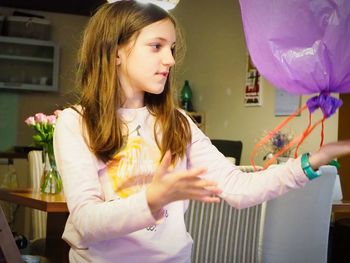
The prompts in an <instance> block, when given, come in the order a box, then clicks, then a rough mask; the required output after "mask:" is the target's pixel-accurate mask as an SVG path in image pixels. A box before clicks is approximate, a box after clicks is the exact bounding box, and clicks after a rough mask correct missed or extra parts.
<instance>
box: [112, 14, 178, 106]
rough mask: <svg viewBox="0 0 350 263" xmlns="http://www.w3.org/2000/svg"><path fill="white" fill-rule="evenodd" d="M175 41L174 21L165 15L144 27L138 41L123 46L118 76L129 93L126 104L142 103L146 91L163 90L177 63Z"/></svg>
mask: <svg viewBox="0 0 350 263" xmlns="http://www.w3.org/2000/svg"><path fill="white" fill-rule="evenodd" d="M175 41H176V32H175V27H174V24H173V22H172V21H171V20H170V19H164V20H160V21H157V22H155V23H153V24H150V25H148V26H146V27H144V28H143V29H142V30H141V31H140V34H139V35H138V37H137V38H136V39H135V40H134V41H130V43H128V44H127V45H125V46H123V47H121V48H119V50H118V57H117V65H118V78H119V81H120V84H121V86H122V89H123V91H124V93H125V97H126V98H125V99H126V102H125V104H124V105H123V106H124V107H127V108H138V107H142V106H144V104H143V99H144V93H145V92H148V93H152V94H160V93H162V92H163V90H164V85H165V82H166V80H167V78H168V74H169V71H170V68H171V67H172V66H173V65H174V64H175V60H174V57H173V50H174V48H175Z"/></svg>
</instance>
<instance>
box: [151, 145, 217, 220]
mask: <svg viewBox="0 0 350 263" xmlns="http://www.w3.org/2000/svg"><path fill="white" fill-rule="evenodd" d="M170 164H171V154H170V152H169V151H168V152H167V153H166V154H165V156H164V158H163V160H162V162H161V163H160V166H159V168H158V170H157V171H156V173H155V174H154V176H153V179H152V182H151V183H150V185H149V186H148V188H147V190H146V197H147V201H148V205H149V207H150V210H151V212H152V214H153V215H157V214H158V212H159V211H160V210H161V209H162V208H163V207H164V206H165V205H167V204H169V203H171V202H174V201H178V200H187V199H193V200H198V201H202V202H209V203H213V202H220V198H219V197H217V196H216V195H218V194H220V193H221V190H220V189H219V188H217V184H216V183H215V182H211V181H208V180H205V179H202V178H201V176H202V175H203V174H204V173H205V172H206V170H205V169H204V168H198V169H191V170H186V171H178V172H172V171H171V169H170ZM155 217H157V216H155Z"/></svg>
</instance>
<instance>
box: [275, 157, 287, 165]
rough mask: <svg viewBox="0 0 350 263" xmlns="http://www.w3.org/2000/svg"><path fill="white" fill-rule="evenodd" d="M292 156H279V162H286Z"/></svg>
mask: <svg viewBox="0 0 350 263" xmlns="http://www.w3.org/2000/svg"><path fill="white" fill-rule="evenodd" d="M289 158H290V157H288V156H279V157H277V158H276V160H277V164H283V163H286V162H287V161H288V160H289Z"/></svg>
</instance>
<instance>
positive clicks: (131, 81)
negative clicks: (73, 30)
mask: <svg viewBox="0 0 350 263" xmlns="http://www.w3.org/2000/svg"><path fill="white" fill-rule="evenodd" d="M180 51H181V43H180V39H179V38H178V33H177V29H176V22H175V20H174V18H172V17H171V16H170V15H169V14H168V13H167V12H166V11H164V10H162V9H160V8H159V7H156V6H154V5H151V4H147V5H144V4H140V3H137V2H135V1H118V2H116V3H113V4H105V5H103V6H102V7H101V8H100V10H99V11H98V12H97V13H96V14H95V15H94V17H92V18H91V20H90V22H89V24H88V25H87V28H86V30H85V34H84V38H83V42H82V46H81V51H80V61H79V65H80V69H79V72H78V78H77V79H78V85H79V86H80V88H81V89H82V91H81V97H80V101H79V103H78V105H76V106H73V107H71V108H68V109H65V110H64V111H63V112H62V113H61V115H60V117H59V119H58V123H57V125H56V129H55V138H54V146H55V155H56V160H57V165H58V168H59V170H60V173H61V175H62V177H63V183H64V193H65V197H66V201H67V204H68V208H69V211H70V215H69V218H68V221H67V224H66V228H65V231H64V234H63V238H64V240H66V241H67V242H68V243H69V245H70V246H71V250H70V255H69V258H70V261H71V262H79V263H82V262H128V263H132V262H140V261H143V262H174V263H175V262H176V263H179V262H190V256H191V245H192V239H191V237H190V236H189V235H188V233H187V231H186V228H185V224H184V213H185V211H186V208H187V204H188V201H187V200H189V199H193V200H199V201H203V202H218V201H219V198H223V199H224V200H225V201H227V202H228V203H229V204H230V205H232V206H234V207H236V208H243V207H247V206H253V205H256V204H258V203H261V202H263V201H265V200H268V199H271V198H274V197H276V196H279V195H281V194H283V193H285V192H286V191H287V190H289V189H292V188H298V187H302V186H303V185H304V184H305V183H306V182H307V181H309V178H312V176H313V175H317V173H315V171H314V170H313V169H316V168H317V167H319V166H320V165H323V164H326V163H328V162H329V161H330V160H331V159H333V158H334V157H336V156H340V155H344V154H348V153H349V152H350V143H349V142H343V143H333V144H328V145H326V146H324V147H322V149H321V150H319V151H318V152H317V153H315V154H313V155H311V156H310V158H308V155H304V157H303V158H304V159H303V167H302V163H301V160H300V158H299V159H295V160H291V161H289V162H288V163H287V164H286V165H281V166H280V167H279V168H276V169H271V170H266V171H263V172H256V173H249V174H244V173H242V172H241V171H240V170H239V169H238V168H237V167H236V166H234V165H232V164H231V163H230V162H229V161H227V160H226V158H225V157H224V156H223V155H222V154H221V153H219V152H218V151H217V150H216V148H215V147H214V146H213V145H212V144H211V142H210V140H209V139H208V137H206V136H205V135H204V134H203V133H202V132H201V131H200V130H199V129H198V128H197V127H196V125H195V124H194V123H193V122H192V121H191V119H190V118H188V117H187V116H186V114H185V113H184V112H182V111H180V110H178V109H177V108H176V106H175V104H174V99H173V95H172V93H173V90H174V85H173V72H174V65H175V60H176V59H175V57H178V55H179V52H180ZM303 168H304V170H303Z"/></svg>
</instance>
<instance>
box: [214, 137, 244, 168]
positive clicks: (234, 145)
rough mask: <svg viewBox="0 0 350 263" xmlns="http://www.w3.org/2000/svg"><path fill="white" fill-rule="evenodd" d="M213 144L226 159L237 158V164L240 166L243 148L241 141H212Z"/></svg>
mask: <svg viewBox="0 0 350 263" xmlns="http://www.w3.org/2000/svg"><path fill="white" fill-rule="evenodd" d="M211 143H212V144H213V145H214V146H215V147H216V148H217V149H218V150H219V151H220V152H221V153H222V154H223V155H225V156H226V157H232V158H235V161H236V163H235V164H236V165H240V163H241V155H242V148H243V144H242V142H241V141H231V140H220V139H212V140H211Z"/></svg>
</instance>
